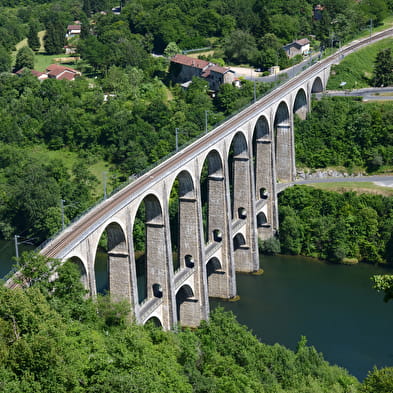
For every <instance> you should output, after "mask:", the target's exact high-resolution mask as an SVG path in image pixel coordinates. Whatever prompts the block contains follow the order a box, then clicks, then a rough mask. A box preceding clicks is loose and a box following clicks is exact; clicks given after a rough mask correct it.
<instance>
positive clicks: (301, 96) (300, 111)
mask: <svg viewBox="0 0 393 393" xmlns="http://www.w3.org/2000/svg"><path fill="white" fill-rule="evenodd" d="M293 113H295V114H296V115H297V116H299V117H300V119H302V120H305V119H306V117H307V97H306V93H305V91H304V90H303V89H299V91H298V92H297V94H296V98H295V102H294V104H293Z"/></svg>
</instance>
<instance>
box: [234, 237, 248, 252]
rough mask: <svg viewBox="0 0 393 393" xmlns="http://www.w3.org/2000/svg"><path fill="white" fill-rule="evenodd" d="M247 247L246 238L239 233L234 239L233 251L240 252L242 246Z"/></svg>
mask: <svg viewBox="0 0 393 393" xmlns="http://www.w3.org/2000/svg"><path fill="white" fill-rule="evenodd" d="M245 245H246V241H245V239H244V236H243V235H242V234H241V233H238V234H237V235H236V236H235V237H234V238H233V251H236V250H238V249H239V248H241V247H242V246H245Z"/></svg>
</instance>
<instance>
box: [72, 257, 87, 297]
mask: <svg viewBox="0 0 393 393" xmlns="http://www.w3.org/2000/svg"><path fill="white" fill-rule="evenodd" d="M68 261H70V262H72V263H73V264H75V265H76V267H77V268H78V270H79V273H80V279H81V283H82V284H83V286H84V288H85V289H86V290H88V291H89V292H90V287H89V279H88V277H87V270H86V267H85V264H84V263H83V261H82V260H81V259H80V258H79V257H77V256H73V257H71V258H69V259H68Z"/></svg>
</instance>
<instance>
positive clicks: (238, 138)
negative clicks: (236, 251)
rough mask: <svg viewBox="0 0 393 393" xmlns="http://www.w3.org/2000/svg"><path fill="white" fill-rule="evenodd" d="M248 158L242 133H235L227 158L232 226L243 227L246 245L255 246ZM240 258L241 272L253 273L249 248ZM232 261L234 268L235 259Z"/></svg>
mask: <svg viewBox="0 0 393 393" xmlns="http://www.w3.org/2000/svg"><path fill="white" fill-rule="evenodd" d="M249 157H250V154H249V150H248V146H247V141H246V138H245V136H244V134H243V133H242V132H237V133H236V134H235V136H234V138H233V139H232V143H231V146H230V150H229V156H228V167H229V189H230V196H231V214H232V216H231V217H232V225H234V224H235V223H236V225H240V226H241V227H243V229H242V232H243V234H244V237H245V238H246V239H247V243H248V244H251V245H254V246H255V244H256V238H255V236H254V235H255V231H254V228H253V225H254V220H255V217H253V214H254V213H253V211H254V210H253V202H252V201H253V195H252V163H251V162H250V158H249ZM242 258H243V261H242V262H241V263H242V268H241V269H242V270H243V271H254V265H255V264H256V262H257V261H256V258H255V257H254V254H253V253H252V251H251V249H250V248H248V249H247V250H244V252H243V255H242ZM234 261H235V266H236V258H235V257H234Z"/></svg>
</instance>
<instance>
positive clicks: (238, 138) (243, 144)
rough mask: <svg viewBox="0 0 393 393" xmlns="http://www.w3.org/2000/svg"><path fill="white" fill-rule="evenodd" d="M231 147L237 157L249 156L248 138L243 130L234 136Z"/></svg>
mask: <svg viewBox="0 0 393 393" xmlns="http://www.w3.org/2000/svg"><path fill="white" fill-rule="evenodd" d="M231 148H232V150H233V155H234V156H235V157H239V156H240V157H244V156H245V157H248V154H247V153H248V145H247V139H246V136H245V135H244V133H243V132H242V131H238V132H237V133H236V134H235V135H234V137H233V138H232V142H231Z"/></svg>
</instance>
